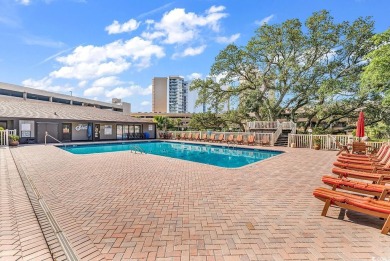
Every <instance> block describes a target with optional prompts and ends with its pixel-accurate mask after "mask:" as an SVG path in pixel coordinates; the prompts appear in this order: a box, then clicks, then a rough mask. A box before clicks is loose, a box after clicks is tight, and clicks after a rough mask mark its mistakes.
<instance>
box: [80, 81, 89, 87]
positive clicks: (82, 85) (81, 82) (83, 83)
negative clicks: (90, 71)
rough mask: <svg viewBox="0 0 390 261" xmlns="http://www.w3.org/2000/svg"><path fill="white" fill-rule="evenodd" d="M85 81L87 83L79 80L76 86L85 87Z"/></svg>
mask: <svg viewBox="0 0 390 261" xmlns="http://www.w3.org/2000/svg"><path fill="white" fill-rule="evenodd" d="M87 83H88V81H80V82H79V84H78V86H79V87H81V88H83V87H85V86H86V85H87Z"/></svg>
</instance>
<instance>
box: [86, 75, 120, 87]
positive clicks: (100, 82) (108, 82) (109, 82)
mask: <svg viewBox="0 0 390 261" xmlns="http://www.w3.org/2000/svg"><path fill="white" fill-rule="evenodd" d="M120 84H123V82H122V81H120V80H119V79H118V77H116V76H108V77H102V78H99V79H97V80H96V81H94V82H93V84H92V85H93V86H100V87H112V86H117V85H120Z"/></svg>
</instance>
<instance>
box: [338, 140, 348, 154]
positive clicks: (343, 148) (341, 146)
mask: <svg viewBox="0 0 390 261" xmlns="http://www.w3.org/2000/svg"><path fill="white" fill-rule="evenodd" d="M336 146H337V148H338V149H339V151H338V152H337V154H336V156H338V155H340V154H341V153H343V151H346V152H347V153H348V154H349V149H348V145H342V144H341V143H340V142H338V141H336Z"/></svg>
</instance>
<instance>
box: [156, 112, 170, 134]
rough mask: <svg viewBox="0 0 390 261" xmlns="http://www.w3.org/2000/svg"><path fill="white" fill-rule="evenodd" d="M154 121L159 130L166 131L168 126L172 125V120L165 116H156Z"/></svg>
mask: <svg viewBox="0 0 390 261" xmlns="http://www.w3.org/2000/svg"><path fill="white" fill-rule="evenodd" d="M153 121H154V122H155V123H156V124H157V129H159V130H162V131H164V132H165V131H166V130H167V128H168V126H169V125H170V120H169V118H168V117H164V116H154V117H153Z"/></svg>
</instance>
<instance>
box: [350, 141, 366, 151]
mask: <svg viewBox="0 0 390 261" xmlns="http://www.w3.org/2000/svg"><path fill="white" fill-rule="evenodd" d="M351 153H352V154H366V153H367V146H366V143H364V142H358V141H354V142H352V152H351Z"/></svg>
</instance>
